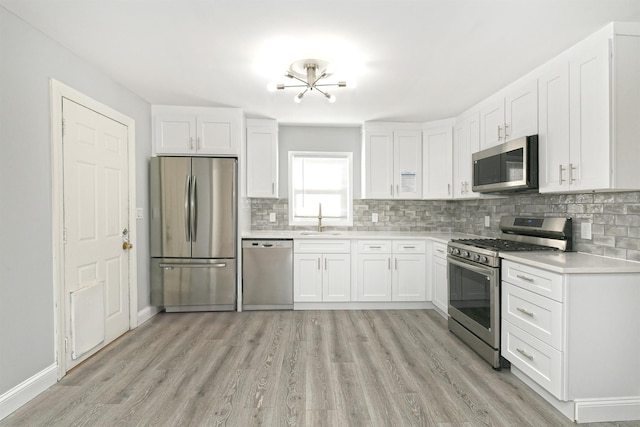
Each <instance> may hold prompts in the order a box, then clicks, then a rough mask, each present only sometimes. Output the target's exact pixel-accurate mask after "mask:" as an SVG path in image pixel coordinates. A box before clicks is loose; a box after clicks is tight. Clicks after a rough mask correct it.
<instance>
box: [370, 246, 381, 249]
mask: <svg viewBox="0 0 640 427" xmlns="http://www.w3.org/2000/svg"><path fill="white" fill-rule="evenodd" d="M381 248H382V246H369V249H381Z"/></svg>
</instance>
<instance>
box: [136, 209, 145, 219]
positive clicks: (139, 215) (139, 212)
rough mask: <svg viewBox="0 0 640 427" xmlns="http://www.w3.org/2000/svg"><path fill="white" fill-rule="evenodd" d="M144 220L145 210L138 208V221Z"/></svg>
mask: <svg viewBox="0 0 640 427" xmlns="http://www.w3.org/2000/svg"><path fill="white" fill-rule="evenodd" d="M143 218H144V209H143V208H136V219H143Z"/></svg>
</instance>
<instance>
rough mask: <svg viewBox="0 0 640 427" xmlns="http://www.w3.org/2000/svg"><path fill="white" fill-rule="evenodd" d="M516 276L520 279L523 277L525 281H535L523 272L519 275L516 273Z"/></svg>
mask: <svg viewBox="0 0 640 427" xmlns="http://www.w3.org/2000/svg"><path fill="white" fill-rule="evenodd" d="M516 277H517V278H518V279H522V280H524V281H525V282H529V283H533V281H534V280H533V279H532V278H531V277H527V276H523V275H522V274H518V275H516Z"/></svg>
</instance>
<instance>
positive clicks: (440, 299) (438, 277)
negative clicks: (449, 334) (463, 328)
mask: <svg viewBox="0 0 640 427" xmlns="http://www.w3.org/2000/svg"><path fill="white" fill-rule="evenodd" d="M432 273H433V305H435V306H436V307H437V308H439V309H440V310H441V311H442V312H444V313H445V314H447V313H448V312H449V295H448V284H447V260H446V258H442V257H439V256H435V255H434V257H433V272H432Z"/></svg>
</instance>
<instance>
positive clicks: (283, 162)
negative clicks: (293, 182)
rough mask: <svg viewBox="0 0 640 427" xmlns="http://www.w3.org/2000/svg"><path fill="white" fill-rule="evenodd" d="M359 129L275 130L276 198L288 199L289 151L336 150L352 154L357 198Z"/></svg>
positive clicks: (288, 127) (316, 127) (288, 128)
mask: <svg viewBox="0 0 640 427" xmlns="http://www.w3.org/2000/svg"><path fill="white" fill-rule="evenodd" d="M361 135H362V133H361V127H360V126H355V127H329V126H286V125H281V126H280V127H279V128H278V144H279V149H278V151H279V157H278V161H279V162H280V176H279V186H280V197H281V198H283V199H286V198H288V197H289V193H288V191H289V157H288V153H289V151H336V152H349V153H353V189H354V194H353V197H354V199H359V198H360V151H361V148H360V145H361V144H362V136H361Z"/></svg>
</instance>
